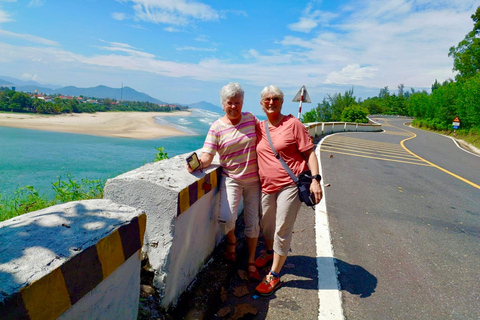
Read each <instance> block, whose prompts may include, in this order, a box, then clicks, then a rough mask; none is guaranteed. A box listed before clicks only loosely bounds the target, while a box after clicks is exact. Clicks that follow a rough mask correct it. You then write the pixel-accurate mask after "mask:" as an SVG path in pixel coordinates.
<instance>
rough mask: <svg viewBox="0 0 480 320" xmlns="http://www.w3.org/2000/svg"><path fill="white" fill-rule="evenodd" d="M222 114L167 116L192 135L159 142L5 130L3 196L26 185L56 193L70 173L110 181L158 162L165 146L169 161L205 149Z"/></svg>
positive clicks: (0, 156) (0, 158) (0, 145)
mask: <svg viewBox="0 0 480 320" xmlns="http://www.w3.org/2000/svg"><path fill="white" fill-rule="evenodd" d="M219 117H220V115H219V114H217V113H212V112H208V111H203V110H194V112H193V114H192V115H191V116H189V117H176V116H175V117H163V118H160V119H157V122H159V123H161V124H167V125H171V126H175V127H177V128H180V129H182V130H184V131H185V132H188V133H189V134H190V135H188V136H177V137H168V138H162V139H154V140H134V139H124V138H108V137H96V136H89V135H81V134H70V133H58V132H47V131H39V130H27V129H17V128H7V127H0V194H3V195H10V194H12V192H13V191H14V190H16V189H17V188H19V187H24V186H26V185H31V186H33V187H34V188H35V189H36V190H37V191H39V192H40V194H45V195H52V194H53V190H52V187H51V184H52V182H55V181H57V180H58V178H57V177H59V176H60V177H61V178H62V180H66V176H67V174H70V175H71V176H72V177H73V178H75V179H77V180H80V179H90V180H96V179H107V178H112V177H115V176H117V175H119V174H121V173H124V172H127V171H130V170H132V169H135V168H138V167H140V166H142V165H144V164H145V163H149V162H153V161H154V159H155V155H156V153H157V150H156V149H155V148H159V147H163V148H165V151H166V152H167V153H168V157H170V158H171V157H173V156H175V155H179V154H183V153H187V152H190V151H193V150H196V149H199V148H201V147H202V145H203V141H204V140H205V135H206V134H207V131H208V128H209V127H210V124H211V123H212V122H213V121H214V120H215V119H218V118H219Z"/></svg>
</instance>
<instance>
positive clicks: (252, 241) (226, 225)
mask: <svg viewBox="0 0 480 320" xmlns="http://www.w3.org/2000/svg"><path fill="white" fill-rule="evenodd" d="M243 97H244V91H243V89H242V87H241V86H240V84H238V83H229V84H227V85H226V86H224V87H223V88H222V90H221V91H220V98H221V102H222V107H223V110H224V111H225V115H224V116H223V117H221V118H220V119H218V120H216V121H215V122H214V123H213V124H212V125H211V127H210V129H209V130H208V134H207V137H206V139H205V143H204V145H203V150H202V151H203V153H202V155H201V157H200V163H201V167H208V166H209V165H210V164H211V163H212V160H213V157H214V156H215V154H216V153H217V152H218V154H219V158H220V165H221V166H222V168H223V170H222V178H221V180H220V208H219V209H220V210H219V211H220V213H219V217H218V222H219V224H220V228H221V230H222V233H223V234H226V236H227V248H226V251H225V258H226V259H227V260H230V261H235V259H236V251H235V250H236V244H237V239H236V237H235V222H236V220H237V213H238V207H239V204H240V201H241V198H242V196H243V205H244V219H245V236H246V239H247V246H248V274H249V277H250V278H251V279H255V280H260V279H261V275H260V274H259V273H258V270H257V268H256V267H255V264H254V261H255V249H256V246H257V240H258V234H259V232H260V225H259V217H260V179H259V177H258V166H257V154H256V151H255V147H256V143H257V136H256V132H255V124H256V122H257V118H256V117H255V116H254V115H253V114H252V113H250V112H242V106H243ZM189 170H190V171H191V169H189Z"/></svg>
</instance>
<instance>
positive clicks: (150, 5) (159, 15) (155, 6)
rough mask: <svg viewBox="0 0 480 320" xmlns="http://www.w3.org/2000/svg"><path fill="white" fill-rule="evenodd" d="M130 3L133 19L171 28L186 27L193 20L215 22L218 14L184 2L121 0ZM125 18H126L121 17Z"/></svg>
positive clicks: (203, 5) (182, 0) (206, 8)
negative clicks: (166, 25) (170, 26)
mask: <svg viewBox="0 0 480 320" xmlns="http://www.w3.org/2000/svg"><path fill="white" fill-rule="evenodd" d="M122 2H128V3H130V2H131V3H132V8H133V11H134V19H135V20H137V21H145V22H152V23H157V24H158V23H162V24H168V25H172V26H186V25H188V24H190V23H192V22H193V21H195V20H200V21H216V20H218V19H219V18H220V15H219V13H218V12H217V11H216V10H214V9H213V8H212V7H210V6H209V5H206V4H203V3H200V2H196V1H185V0H162V1H156V0H131V1H129V0H123V1H122ZM123 17H126V16H123Z"/></svg>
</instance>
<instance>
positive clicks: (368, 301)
mask: <svg viewBox="0 0 480 320" xmlns="http://www.w3.org/2000/svg"><path fill="white" fill-rule="evenodd" d="M404 121H405V120H403V119H399V120H392V119H390V120H386V121H385V120H380V122H382V127H383V128H384V129H385V132H384V133H342V134H336V135H332V136H328V137H327V138H326V139H324V141H323V142H322V146H321V150H322V151H321V162H322V166H323V173H324V178H325V180H328V182H329V183H331V187H329V188H326V192H325V196H326V203H327V212H328V216H329V221H330V230H331V236H332V243H333V247H334V253H335V257H336V259H338V260H339V261H343V263H346V264H348V265H354V266H355V268H354V269H350V271H348V270H347V271H344V270H343V267H342V266H341V265H337V267H338V273H339V275H338V277H339V281H340V283H341V287H342V303H343V304H342V306H343V310H344V315H345V317H346V318H347V319H369V320H373V319H480V308H479V306H480V280H479V279H480V268H479V266H480V254H479V252H480V158H479V157H478V156H475V155H472V154H469V153H466V152H463V151H461V150H460V149H459V148H458V147H457V146H456V145H455V143H454V142H453V141H452V140H451V139H449V138H446V137H444V136H441V135H438V134H434V133H431V132H426V131H422V130H418V129H413V128H410V127H406V126H403V122H404ZM402 141H403V145H404V146H405V148H406V149H405V148H404V147H402ZM407 149H408V150H409V151H408V150H407ZM352 270H355V271H354V272H352Z"/></svg>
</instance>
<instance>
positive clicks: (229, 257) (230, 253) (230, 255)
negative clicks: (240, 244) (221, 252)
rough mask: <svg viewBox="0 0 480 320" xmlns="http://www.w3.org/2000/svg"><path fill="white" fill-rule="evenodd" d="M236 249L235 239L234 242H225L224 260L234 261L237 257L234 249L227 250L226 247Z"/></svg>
mask: <svg viewBox="0 0 480 320" xmlns="http://www.w3.org/2000/svg"><path fill="white" fill-rule="evenodd" d="M232 247H233V248H234V249H236V248H237V241H235V242H234V243H230V242H227V248H226V249H225V260H228V261H232V262H235V259H236V258H237V252H236V251H235V250H234V251H229V250H228V249H231V248H232Z"/></svg>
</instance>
